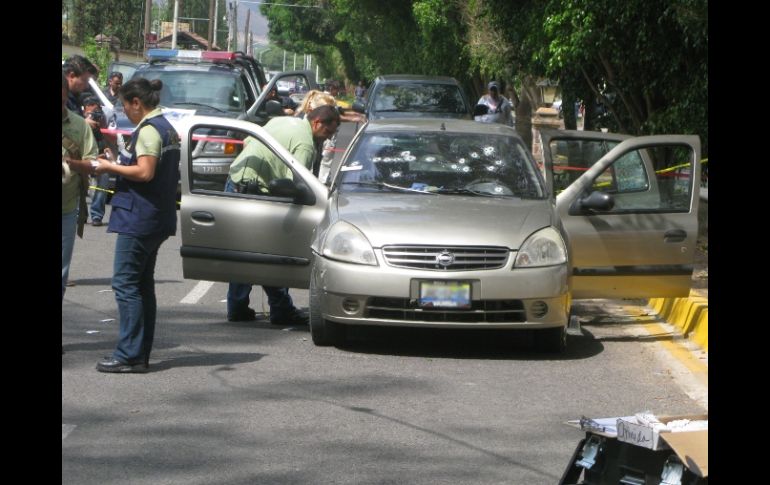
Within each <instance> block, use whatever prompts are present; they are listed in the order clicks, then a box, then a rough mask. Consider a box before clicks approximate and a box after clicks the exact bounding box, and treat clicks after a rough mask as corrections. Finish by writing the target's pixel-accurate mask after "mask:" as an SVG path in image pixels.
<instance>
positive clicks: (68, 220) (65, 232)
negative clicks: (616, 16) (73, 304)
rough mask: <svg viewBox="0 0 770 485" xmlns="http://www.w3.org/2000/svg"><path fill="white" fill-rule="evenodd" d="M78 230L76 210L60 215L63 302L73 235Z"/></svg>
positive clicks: (70, 259) (73, 245)
mask: <svg viewBox="0 0 770 485" xmlns="http://www.w3.org/2000/svg"><path fill="white" fill-rule="evenodd" d="M77 228H78V210H77V208H76V209H75V210H73V211H71V212H67V213H66V214H62V215H61V299H62V302H64V290H65V289H66V287H67V278H69V275H70V262H71V261H72V249H73V248H74V247H75V234H76V233H77Z"/></svg>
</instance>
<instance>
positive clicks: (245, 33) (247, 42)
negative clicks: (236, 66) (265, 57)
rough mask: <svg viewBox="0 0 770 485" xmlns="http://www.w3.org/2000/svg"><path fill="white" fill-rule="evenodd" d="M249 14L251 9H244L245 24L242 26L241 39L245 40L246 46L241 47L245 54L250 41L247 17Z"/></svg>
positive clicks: (249, 47)
mask: <svg viewBox="0 0 770 485" xmlns="http://www.w3.org/2000/svg"><path fill="white" fill-rule="evenodd" d="M250 15H251V10H246V26H245V27H244V28H243V40H244V42H246V47H245V48H244V49H243V52H245V53H246V54H248V53H249V51H250V50H251V42H250V41H249V17H250Z"/></svg>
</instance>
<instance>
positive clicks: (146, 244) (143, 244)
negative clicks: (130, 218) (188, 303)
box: [112, 234, 168, 364]
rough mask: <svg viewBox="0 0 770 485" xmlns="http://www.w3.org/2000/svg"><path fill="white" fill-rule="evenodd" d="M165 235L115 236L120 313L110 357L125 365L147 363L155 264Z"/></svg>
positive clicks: (152, 329) (115, 279) (114, 284)
mask: <svg viewBox="0 0 770 485" xmlns="http://www.w3.org/2000/svg"><path fill="white" fill-rule="evenodd" d="M167 238H168V236H145V237H138V236H130V235H128V234H118V239H117V242H116V243H115V263H114V275H113V276H112V289H113V291H114V292H115V301H116V302H117V303H118V313H119V314H120V331H119V334H118V345H117V347H116V348H115V351H114V352H113V353H112V356H113V357H114V358H115V359H117V360H119V361H120V362H123V363H125V364H140V363H143V362H147V361H149V360H150V351H151V350H152V340H153V337H154V336H155V316H156V314H157V302H156V300H155V262H156V260H157V257H158V249H159V248H160V245H161V244H162V243H163V241H165V240H166V239H167Z"/></svg>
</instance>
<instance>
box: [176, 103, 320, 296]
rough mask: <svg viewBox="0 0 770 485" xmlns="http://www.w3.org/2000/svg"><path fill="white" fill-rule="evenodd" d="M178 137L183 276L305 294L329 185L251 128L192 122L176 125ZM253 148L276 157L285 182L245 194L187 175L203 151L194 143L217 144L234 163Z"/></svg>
mask: <svg viewBox="0 0 770 485" xmlns="http://www.w3.org/2000/svg"><path fill="white" fill-rule="evenodd" d="M179 135H180V138H181V140H182V153H181V162H180V170H181V174H182V201H181V207H180V209H179V217H180V219H181V224H180V226H181V232H182V247H181V255H182V264H183V270H184V277H185V278H191V279H198V280H208V281H225V282H238V283H251V284H258V285H268V286H281V287H289V288H307V287H308V286H309V278H310V263H311V257H312V255H311V250H310V240H311V237H312V235H313V231H314V230H315V228H316V226H317V225H318V223H319V222H320V220H321V218H322V217H323V214H324V211H325V209H326V203H327V198H328V190H327V188H326V186H325V185H323V184H322V183H321V182H319V181H318V179H316V178H315V177H314V176H313V174H312V173H311V172H309V171H308V170H307V169H306V168H305V167H304V166H303V165H302V164H301V163H300V162H298V161H297V160H296V159H294V157H292V155H291V154H290V153H289V152H288V151H286V149H284V148H283V147H282V146H281V145H280V144H279V143H278V142H276V141H275V140H274V139H273V138H272V137H271V136H270V135H268V134H267V132H265V131H264V129H262V128H261V127H260V126H257V125H255V124H253V123H249V122H245V121H238V120H232V119H227V118H215V117H202V116H192V117H189V118H186V119H185V120H184V121H183V122H182V123H180V131H179ZM251 143H258V144H261V145H262V146H263V148H265V149H267V150H269V152H271V153H273V154H274V155H275V156H276V157H277V160H279V161H280V164H281V166H280V167H279V168H278V169H276V170H275V172H274V173H282V174H285V175H286V177H287V178H277V179H274V180H273V183H271V184H270V186H269V187H257V186H256V185H254V186H253V190H251V188H250V189H249V191H248V193H238V192H231V191H228V190H226V187H225V186H226V182H225V180H224V179H223V180H222V182H221V183H220V184H219V185H212V183H211V180H210V179H206V183H205V184H202V183H200V181H198V180H196V179H197V178H202V177H205V174H202V173H196V172H194V171H193V169H192V167H193V161H194V158H195V157H196V156H204V153H205V151H206V149H205V145H203V146H204V148H201V147H200V146H198V145H199V144H222V145H224V152H225V153H229V154H230V155H229V156H230V157H233V156H236V162H234V163H238V158H237V155H238V154H239V153H240V152H241V151H242V150H243V147H244V145H246V144H251ZM255 146H258V145H255ZM218 148H219V147H218ZM251 148H254V147H251ZM219 151H220V152H221V151H222V149H221V148H219ZM198 154H200V155H198ZM274 160H275V159H274Z"/></svg>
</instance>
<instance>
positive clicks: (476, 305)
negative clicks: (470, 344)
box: [364, 297, 526, 323]
mask: <svg viewBox="0 0 770 485" xmlns="http://www.w3.org/2000/svg"><path fill="white" fill-rule="evenodd" d="M364 316H365V318H377V319H384V320H402V321H421V322H461V323H508V322H525V321H526V314H525V312H524V303H522V301H521V300H474V301H472V302H471V309H470V310H451V309H435V308H431V309H427V308H419V307H418V306H417V301H416V300H410V299H409V298H383V297H372V298H369V300H368V301H367V304H366V309H365V311H364Z"/></svg>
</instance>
